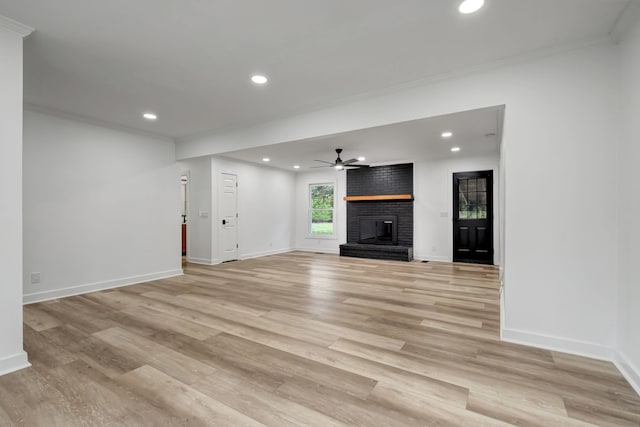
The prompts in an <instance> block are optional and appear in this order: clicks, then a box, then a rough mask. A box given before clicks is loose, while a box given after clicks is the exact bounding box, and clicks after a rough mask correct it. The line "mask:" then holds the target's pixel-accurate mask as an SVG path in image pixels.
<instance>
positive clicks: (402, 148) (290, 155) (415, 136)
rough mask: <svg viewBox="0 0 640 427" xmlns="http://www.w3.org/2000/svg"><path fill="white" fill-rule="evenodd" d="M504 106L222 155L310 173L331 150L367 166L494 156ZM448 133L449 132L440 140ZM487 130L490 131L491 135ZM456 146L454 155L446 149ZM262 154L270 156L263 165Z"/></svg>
mask: <svg viewBox="0 0 640 427" xmlns="http://www.w3.org/2000/svg"><path fill="white" fill-rule="evenodd" d="M502 112H503V107H501V106H498V107H491V108H483V109H480V110H473V111H466V112H461V113H455V114H448V115H446V116H439V117H431V118H426V119H421V120H412V121H409V122H403V123H395V124H392V125H387V126H378V127H373V128H368V129H362V130H357V131H352V132H345V133H340V134H337V135H331V136H327V137H322V138H316V139H313V140H303V141H296V142H287V143H283V144H275V145H270V146H266V147H257V148H251V149H246V150H238V151H233V152H229V153H225V154H224V157H230V158H233V159H238V160H243V161H246V162H252V163H261V164H266V165H269V166H273V167H277V168H281V169H287V170H292V171H293V170H295V169H293V166H294V165H299V166H300V169H298V171H309V170H311V169H310V168H311V167H314V166H322V163H319V162H316V161H315V160H316V159H317V160H324V161H327V162H333V161H334V160H335V159H336V153H335V151H334V150H335V149H336V148H342V149H343V150H344V151H343V152H342V155H341V158H342V160H348V159H351V158H357V157H360V156H363V157H365V158H366V161H364V162H360V163H364V164H368V165H379V164H383V163H400V162H405V161H407V162H413V161H422V160H440V159H443V158H447V157H455V156H458V157H459V156H465V157H466V156H480V155H496V156H497V155H498V150H499V138H500V132H501V130H500V127H501V125H500V123H501V115H502ZM445 131H450V132H452V133H453V136H451V137H450V138H446V139H445V138H442V136H441V135H442V133H443V132H445ZM491 134H492V135H491ZM454 146H455V147H460V151H459V152H457V153H452V152H451V147H454ZM263 157H267V158H269V159H270V161H269V162H268V163H265V162H263V161H262V158H263Z"/></svg>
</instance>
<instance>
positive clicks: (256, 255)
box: [238, 248, 293, 260]
mask: <svg viewBox="0 0 640 427" xmlns="http://www.w3.org/2000/svg"><path fill="white" fill-rule="evenodd" d="M291 251H293V249H291V248H285V249H273V250H270V251H261V252H251V253H248V254H243V255H239V256H238V259H240V260H243V259H251V258H260V257H263V256H269V255H278V254H286V253H287V252H291Z"/></svg>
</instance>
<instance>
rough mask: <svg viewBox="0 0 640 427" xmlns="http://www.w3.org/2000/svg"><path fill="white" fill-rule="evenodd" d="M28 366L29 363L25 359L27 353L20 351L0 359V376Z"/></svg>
mask: <svg viewBox="0 0 640 427" xmlns="http://www.w3.org/2000/svg"><path fill="white" fill-rule="evenodd" d="M29 366H31V363H29V360H28V359H27V353H26V352H24V351H21V352H20V353H16V354H13V355H11V356H7V357H4V358H2V359H0V376H1V375H5V374H9V373H11V372H15V371H19V370H20V369H24V368H28V367H29Z"/></svg>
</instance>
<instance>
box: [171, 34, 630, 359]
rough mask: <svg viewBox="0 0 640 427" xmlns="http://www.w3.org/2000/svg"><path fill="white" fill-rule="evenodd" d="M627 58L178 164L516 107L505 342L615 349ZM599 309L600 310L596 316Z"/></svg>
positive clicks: (414, 96)
mask: <svg viewBox="0 0 640 427" xmlns="http://www.w3.org/2000/svg"><path fill="white" fill-rule="evenodd" d="M617 71H618V56H617V48H616V46H614V45H613V44H610V43H608V42H602V43H600V44H596V45H593V46H590V47H584V48H581V49H576V50H573V51H569V52H563V53H560V54H554V55H550V56H547V57H543V56H540V57H539V58H536V59H533V60H531V61H529V62H527V61H523V62H521V63H516V64H512V65H507V66H502V67H500V68H496V69H487V70H485V71H478V72H476V73H474V74H472V75H468V76H463V77H455V78H450V79H442V80H439V81H435V82H432V83H428V84H424V85H422V86H416V87H412V88H406V89H403V90H399V91H396V92H394V93H391V94H389V95H384V96H380V97H377V98H369V99H365V100H361V101H357V102H353V103H349V104H344V105H341V106H338V107H333V108H329V109H325V110H320V111H316V112H313V113H308V114H302V115H299V116H295V117H290V118H287V119H283V120H278V121H274V122H270V123H266V124H261V125H257V126H255V127H252V128H247V129H243V130H239V131H235V132H231V133H226V134H218V135H210V136H207V137H202V138H198V139H193V140H190V141H185V142H182V143H179V144H178V147H177V155H178V157H190V156H195V155H202V154H212V153H218V152H224V151H226V150H229V149H239V148H243V147H250V146H260V145H268V144H273V143H280V142H286V141H292V140H300V139H306V138H313V137H318V136H322V135H330V134H334V133H339V132H343V131H350V130H355V129H362V128H368V127H371V126H379V125H384V124H389V123H395V122H400V121H406V120H412V119H419V118H424V117H432V116H438V115H442V114H448V113H452V112H457V111H466V110H471V109H475V108H482V107H487V106H494V105H506V110H505V121H504V136H503V149H504V150H503V157H504V162H505V164H506V165H507V167H506V169H505V173H504V175H505V176H504V177H503V178H502V181H503V182H504V183H505V189H504V194H505V197H504V200H505V209H504V210H505V213H506V217H505V233H504V240H505V244H504V251H505V253H504V275H503V278H504V285H505V293H504V303H505V309H504V312H503V320H504V328H503V337H504V338H505V339H509V340H513V341H520V342H525V343H530V344H534V345H538V346H544V347H550V348H556V349H560V350H566V351H571V352H576V353H583V354H590V355H594V356H600V357H609V356H610V355H611V349H612V348H613V346H614V345H615V340H614V337H615V327H616V318H617V314H616V304H617V301H616V300H617V295H616V294H617V292H616V269H615V267H612V266H615V265H616V262H617V260H616V251H617V242H616V235H617V224H616V221H615V216H616V214H615V209H616V208H615V207H616V206H617V197H616V194H615V191H612V190H611V189H612V188H616V185H617V184H618V182H617V179H616V155H615V148H612V147H615V144H616V141H615V137H612V134H611V132H612V129H613V128H615V124H616V123H617V116H616V111H617V110H616V104H617V102H618V92H617V91H616V90H615V88H613V89H612V82H615V81H616V78H617V76H618V74H617ZM594 307H597V309H594Z"/></svg>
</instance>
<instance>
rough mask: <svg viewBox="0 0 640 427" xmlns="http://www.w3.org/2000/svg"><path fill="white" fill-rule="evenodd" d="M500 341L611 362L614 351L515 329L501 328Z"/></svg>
mask: <svg viewBox="0 0 640 427" xmlns="http://www.w3.org/2000/svg"><path fill="white" fill-rule="evenodd" d="M500 339H501V340H502V341H506V342H510V343H514V344H522V345H528V346H532V347H538V348H543V349H546V350H552V351H559V352H562V353H571V354H575V355H577V356H585V357H591V358H592V359H600V360H607V361H611V360H613V353H614V350H613V349H612V348H610V347H606V346H603V345H601V344H596V343H591V342H585V341H578V340H571V339H567V338H560V337H554V336H550V335H543V334H536V333H532V332H526V331H519V330H516V329H508V328H502V329H501V331H500Z"/></svg>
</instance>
